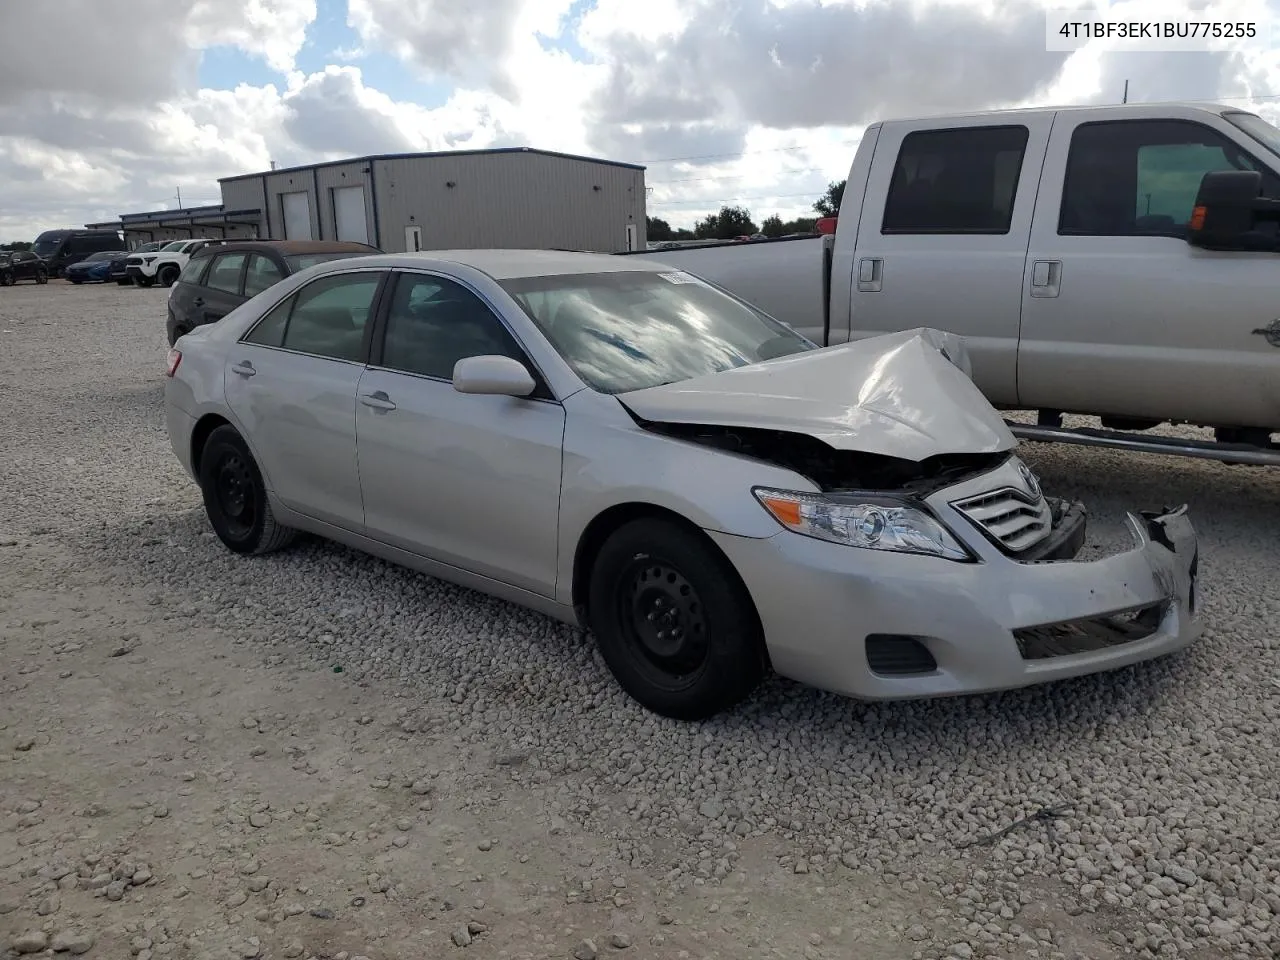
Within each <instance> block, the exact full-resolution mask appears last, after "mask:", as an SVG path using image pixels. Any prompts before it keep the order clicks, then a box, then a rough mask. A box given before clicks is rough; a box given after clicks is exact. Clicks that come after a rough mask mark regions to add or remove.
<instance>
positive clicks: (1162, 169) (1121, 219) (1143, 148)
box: [1058, 120, 1280, 238]
mask: <svg viewBox="0 0 1280 960" xmlns="http://www.w3.org/2000/svg"><path fill="white" fill-rule="evenodd" d="M1219 170H1261V171H1262V175H1263V192H1264V193H1265V194H1266V195H1267V196H1270V197H1275V196H1277V195H1280V181H1277V178H1276V177H1275V176H1274V175H1273V174H1272V173H1270V172H1269V171H1268V170H1266V169H1265V168H1264V167H1263V166H1262V165H1261V164H1259V163H1258V162H1257V161H1256V160H1254V159H1253V158H1252V157H1250V156H1248V155H1247V154H1245V153H1244V151H1243V150H1242V149H1241V148H1240V147H1238V146H1236V144H1235V143H1233V142H1232V141H1231V140H1229V139H1228V138H1227V137H1225V136H1223V135H1222V134H1220V133H1218V132H1217V131H1216V130H1214V129H1212V128H1210V127H1207V126H1205V125H1204V124H1202V123H1196V122H1193V121H1190V120H1122V121H1100V122H1094V123H1082V124H1081V125H1080V126H1078V127H1077V128H1076V129H1075V131H1074V132H1073V133H1072V135H1071V147H1070V150H1069V152H1068V154H1067V171H1066V180H1065V182H1064V184H1063V189H1062V211H1061V214H1060V217H1059V221H1058V233H1059V234H1060V235H1064V236H1093V237H1140V236H1166V237H1177V238H1185V237H1186V232H1187V223H1188V221H1189V220H1190V219H1191V210H1192V208H1193V207H1194V206H1195V201H1196V194H1197V193H1198V192H1199V190H1200V181H1201V180H1202V179H1203V177H1204V175H1205V174H1206V173H1213V172H1215V171H1219Z"/></svg>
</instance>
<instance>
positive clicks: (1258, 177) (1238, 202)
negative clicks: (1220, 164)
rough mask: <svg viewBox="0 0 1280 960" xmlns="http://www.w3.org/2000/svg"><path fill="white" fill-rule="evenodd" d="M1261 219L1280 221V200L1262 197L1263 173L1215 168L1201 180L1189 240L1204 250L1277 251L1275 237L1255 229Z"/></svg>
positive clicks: (1192, 215) (1189, 227)
mask: <svg viewBox="0 0 1280 960" xmlns="http://www.w3.org/2000/svg"><path fill="white" fill-rule="evenodd" d="M1260 220H1280V202H1278V201H1275V200H1269V199H1265V198H1264V197H1263V196H1262V174H1261V173H1259V172H1258V171H1257V170H1215V171H1213V172H1212V173H1206V174H1205V175H1204V177H1203V178H1202V179H1201V181H1200V190H1199V191H1198V192H1197V193H1196V205H1195V207H1194V209H1193V210H1192V211H1191V222H1190V223H1189V224H1188V230H1187V243H1189V244H1191V245H1192V246H1193V247H1201V248H1203V249H1205V250H1276V249H1277V242H1276V238H1275V236H1270V237H1268V236H1266V235H1263V234H1260V233H1258V232H1257V231H1256V229H1255V228H1256V226H1257V223H1258V221H1260Z"/></svg>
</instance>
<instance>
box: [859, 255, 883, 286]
mask: <svg viewBox="0 0 1280 960" xmlns="http://www.w3.org/2000/svg"><path fill="white" fill-rule="evenodd" d="M883 285H884V260H883V259H882V258H881V257H863V258H862V259H861V260H859V261H858V289H859V290H861V291H862V292H863V293H879V292H880V289H881V287H882V286H883Z"/></svg>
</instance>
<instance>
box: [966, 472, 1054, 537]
mask: <svg viewBox="0 0 1280 960" xmlns="http://www.w3.org/2000/svg"><path fill="white" fill-rule="evenodd" d="M951 506H952V507H953V508H954V509H955V510H956V511H957V512H958V513H960V514H961V515H963V516H964V517H965V518H966V519H968V520H969V521H970V522H971V523H972V524H973V525H974V526H976V527H977V528H978V529H979V530H981V531H982V532H983V533H985V534H986V535H987V536H989V537H990V538H991V539H992V540H994V541H995V542H996V543H998V544H1000V546H1001V547H1003V548H1004V549H1005V550H1006V551H1008V552H1009V553H1014V554H1016V553H1021V552H1022V551H1023V550H1027V549H1029V548H1031V547H1034V546H1035V545H1036V544H1037V543H1039V542H1040V541H1041V540H1043V539H1044V538H1045V537H1047V536H1048V535H1049V533H1050V532H1051V531H1052V529H1053V514H1052V512H1051V511H1050V509H1049V504H1048V503H1046V502H1045V499H1044V496H1043V495H1040V496H1037V497H1034V498H1033V497H1031V496H1030V495H1029V494H1027V493H1026V492H1025V491H1022V490H1015V489H1014V488H1013V487H1001V488H1000V489H999V490H992V491H991V492H989V493H981V494H978V495H977V496H973V497H966V498H965V499H963V500H956V501H954V502H953V503H952V504H951Z"/></svg>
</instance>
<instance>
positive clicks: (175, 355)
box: [165, 349, 182, 377]
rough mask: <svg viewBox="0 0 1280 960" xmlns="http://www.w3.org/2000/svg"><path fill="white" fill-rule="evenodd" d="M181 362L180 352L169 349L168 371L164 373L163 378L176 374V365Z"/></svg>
mask: <svg viewBox="0 0 1280 960" xmlns="http://www.w3.org/2000/svg"><path fill="white" fill-rule="evenodd" d="M181 362H182V351H181V350H174V349H170V350H169V369H168V371H167V372H166V373H165V376H166V377H172V376H173V375H174V374H175V373H177V372H178V364H180V363H181Z"/></svg>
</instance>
